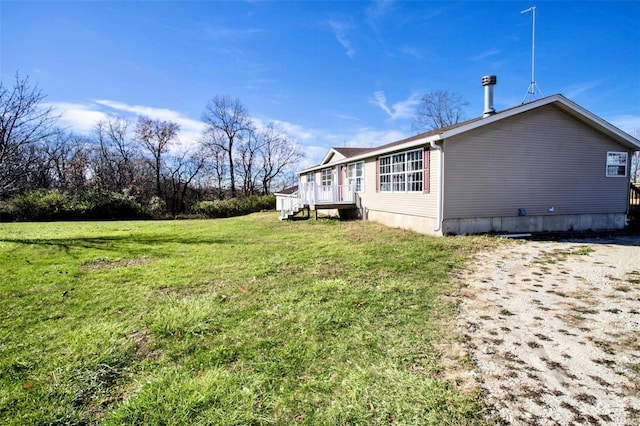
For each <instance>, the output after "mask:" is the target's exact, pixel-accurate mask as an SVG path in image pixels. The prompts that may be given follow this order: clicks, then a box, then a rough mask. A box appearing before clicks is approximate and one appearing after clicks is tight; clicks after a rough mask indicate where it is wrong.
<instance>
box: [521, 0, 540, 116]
mask: <svg viewBox="0 0 640 426" xmlns="http://www.w3.org/2000/svg"><path fill="white" fill-rule="evenodd" d="M528 12H532V15H533V31H532V33H531V83H529V88H528V89H527V94H526V95H524V99H522V103H523V104H524V103H525V102H531V101H532V100H533V99H535V97H536V91H537V92H538V93H539V94H540V95H541V96H544V95H542V90H540V87H538V83H536V71H535V70H536V7H535V6H531V7H530V8H529V9H526V10H523V11H522V12H520V13H521V14H523V13H528Z"/></svg>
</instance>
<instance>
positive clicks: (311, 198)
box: [280, 182, 356, 218]
mask: <svg viewBox="0 0 640 426" xmlns="http://www.w3.org/2000/svg"><path fill="white" fill-rule="evenodd" d="M355 202H356V197H355V191H354V190H353V188H352V187H351V185H316V184H315V183H314V182H308V183H302V184H300V185H298V190H297V191H296V192H294V193H293V194H290V195H287V196H285V197H283V198H282V201H281V203H282V204H281V205H280V217H281V218H285V217H286V216H287V215H289V214H291V213H294V212H297V211H300V210H301V209H302V208H303V207H305V206H322V205H334V204H355Z"/></svg>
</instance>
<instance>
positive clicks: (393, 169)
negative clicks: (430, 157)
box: [378, 148, 424, 193]
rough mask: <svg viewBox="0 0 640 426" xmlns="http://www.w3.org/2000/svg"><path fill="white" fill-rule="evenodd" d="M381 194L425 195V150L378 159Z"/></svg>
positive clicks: (398, 153) (399, 153) (415, 150)
mask: <svg viewBox="0 0 640 426" xmlns="http://www.w3.org/2000/svg"><path fill="white" fill-rule="evenodd" d="M378 164H379V165H378V177H379V179H380V183H379V188H378V190H379V191H380V192H399V193H423V189H424V150H423V149H422V148H420V149H414V150H411V151H403V152H397V153H395V154H391V155H385V156H384V157H380V158H379V159H378Z"/></svg>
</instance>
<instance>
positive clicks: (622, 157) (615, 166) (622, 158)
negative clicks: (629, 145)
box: [606, 152, 628, 177]
mask: <svg viewBox="0 0 640 426" xmlns="http://www.w3.org/2000/svg"><path fill="white" fill-rule="evenodd" d="M627 155H628V154H627V153H626V152H607V174H606V176H607V177H627Z"/></svg>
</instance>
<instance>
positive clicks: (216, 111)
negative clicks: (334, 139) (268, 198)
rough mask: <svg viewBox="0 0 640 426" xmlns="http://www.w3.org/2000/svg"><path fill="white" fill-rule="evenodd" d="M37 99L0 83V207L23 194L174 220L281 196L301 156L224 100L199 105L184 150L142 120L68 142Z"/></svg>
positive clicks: (110, 122) (20, 85)
mask: <svg viewBox="0 0 640 426" xmlns="http://www.w3.org/2000/svg"><path fill="white" fill-rule="evenodd" d="M45 97H46V95H45V94H44V93H43V92H42V91H41V90H40V89H39V88H38V86H37V85H32V84H31V83H30V81H29V78H28V77H26V78H21V77H20V76H19V75H18V74H16V77H15V84H14V85H13V87H7V86H5V85H4V84H3V83H1V82H0V201H3V200H4V201H6V200H10V199H13V198H15V197H20V196H22V195H24V194H25V193H28V192H30V191H31V192H33V191H40V193H41V194H49V193H51V192H52V191H57V192H58V193H61V194H65V195H66V196H68V197H76V198H78V197H79V198H83V197H84V198H87V197H88V195H87V194H94V195H95V194H100V196H102V197H104V195H105V194H111V196H113V197H115V198H118V199H122V197H125V198H126V199H128V200H131V201H134V202H135V203H137V204H139V205H140V206H143V207H144V209H145V211H147V212H149V213H151V214H153V215H158V216H161V215H169V214H170V215H179V214H185V213H189V212H191V211H192V208H193V206H194V205H195V204H196V203H198V202H200V201H203V200H224V199H229V198H243V197H249V196H255V195H266V194H270V193H272V192H273V191H274V190H277V189H281V188H282V187H284V186H286V185H287V184H289V183H291V182H292V181H294V180H295V179H294V176H295V175H294V167H295V165H296V164H297V162H298V161H299V160H300V159H302V158H303V157H304V153H303V151H302V149H301V147H300V146H299V145H298V144H296V143H295V142H294V141H291V140H290V139H288V138H287V136H286V135H285V134H284V133H283V132H282V131H280V130H279V129H278V128H277V127H276V126H275V125H274V124H269V125H267V126H266V127H264V128H258V127H257V126H256V124H255V121H254V119H252V117H251V116H250V115H249V113H248V111H247V109H246V108H245V107H244V105H243V104H242V103H241V102H240V101H239V100H238V99H233V98H231V97H230V96H226V95H224V96H214V97H213V98H211V100H209V102H207V104H206V106H205V109H204V112H203V115H202V120H203V122H204V123H205V130H204V132H203V133H202V135H201V136H200V137H199V139H198V140H196V141H183V142H188V144H180V143H179V142H180V141H179V139H178V135H179V132H180V125H179V124H177V123H175V122H172V121H167V120H160V119H158V118H153V117H147V116H144V115H141V116H138V117H137V120H129V119H126V118H123V117H117V116H107V117H106V118H104V119H102V120H100V121H98V122H96V123H95V125H94V129H93V132H92V134H91V135H89V136H85V135H77V134H74V133H72V132H69V131H67V130H64V129H62V128H60V127H59V126H58V120H59V118H60V116H59V115H56V113H55V112H54V111H53V109H52V108H51V107H47V106H46V105H45V104H44V102H43V101H44V99H45ZM185 145H188V146H189V149H186V148H181V146H182V147H184V146H185ZM89 196H90V195H89Z"/></svg>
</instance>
